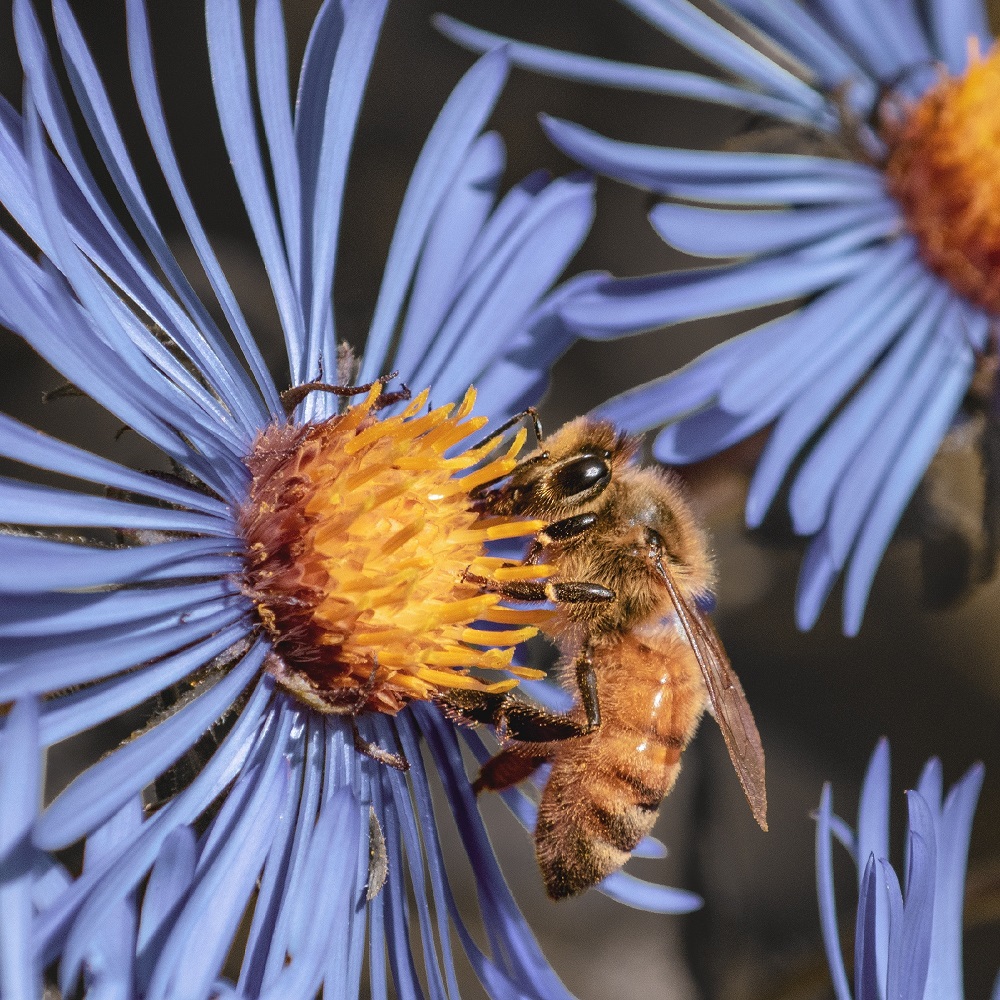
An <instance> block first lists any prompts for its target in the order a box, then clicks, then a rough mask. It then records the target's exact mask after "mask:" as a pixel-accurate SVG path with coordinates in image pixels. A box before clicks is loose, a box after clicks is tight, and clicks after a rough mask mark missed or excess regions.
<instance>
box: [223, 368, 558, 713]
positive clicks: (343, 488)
mask: <svg viewBox="0 0 1000 1000" xmlns="http://www.w3.org/2000/svg"><path fill="white" fill-rule="evenodd" d="M381 388H382V387H381V386H380V385H378V386H375V387H374V388H373V389H372V391H371V393H370V394H369V395H368V397H367V398H366V399H365V401H364V402H362V403H360V404H358V405H356V406H354V407H351V408H350V409H348V410H347V411H345V412H344V413H342V414H339V415H337V416H335V417H332V418H331V419H329V420H327V421H324V422H323V423H318V424H307V425H294V424H275V425H272V426H271V427H269V428H267V429H266V430H265V431H263V432H262V433H261V434H260V435H259V437H258V439H257V441H256V442H255V444H254V448H253V450H252V453H251V454H250V456H249V458H248V459H247V465H248V467H249V469H250V472H251V475H252V477H253V481H252V485H251V489H250V495H249V498H248V500H247V502H246V504H245V505H244V507H243V509H242V511H241V515H240V524H241V528H242V532H243V537H244V538H245V540H246V543H247V547H248V559H247V564H248V569H247V571H246V578H245V581H244V582H245V587H246V590H247V592H248V593H249V594H250V595H251V596H252V597H253V598H254V600H255V601H256V604H257V609H258V614H259V617H260V621H261V623H262V625H263V626H264V628H265V629H266V630H267V632H268V633H269V634H270V636H271V639H272V641H273V643H274V647H275V651H276V653H277V655H276V656H275V657H272V666H271V668H270V669H271V671H272V673H274V675H275V676H276V677H277V679H278V681H279V683H280V684H281V685H282V686H283V687H285V688H286V689H287V690H289V691H291V692H292V693H293V694H295V695H296V697H298V698H299V699H300V700H301V701H303V702H304V703H306V704H308V705H310V706H312V707H313V708H316V709H319V710H320V711H323V712H328V713H344V714H348V713H354V712H357V711H361V710H362V709H364V710H376V711H381V712H388V713H395V712H397V711H399V709H400V708H401V707H402V706H403V705H405V704H406V703H407V702H408V701H410V700H413V699H428V698H432V697H433V696H434V695H435V693H437V692H439V691H441V690H444V689H447V688H467V689H469V688H471V689H477V690H488V691H505V690H508V689H509V688H511V687H513V686H514V685H516V684H517V677H537V676H539V673H538V672H537V671H533V670H529V669H527V668H520V667H512V665H511V659H512V656H513V653H514V649H513V647H514V645H515V644H517V643H519V642H523V641H524V640H526V639H528V638H530V637H531V636H532V635H534V634H535V633H536V631H537V629H536V628H535V626H534V623H535V622H537V621H540V620H541V617H542V616H543V615H544V612H543V611H540V610H539V611H535V610H532V609H526V610H518V609H510V608H503V607H500V606H499V602H500V598H499V597H497V596H496V595H495V594H489V593H484V592H483V590H482V589H480V587H478V586H475V585H473V584H471V583H468V582H466V580H465V575H466V572H467V571H471V572H472V573H474V574H475V575H477V576H479V577H486V578H487V579H489V578H493V577H495V578H497V579H505V580H510V579H515V578H522V579H527V578H537V577H539V576H542V575H545V574H546V573H547V572H548V571H547V570H546V569H545V568H544V567H536V566H524V567H521V566H516V567H510V566H504V564H503V562H502V560H499V559H495V558H491V557H489V556H487V555H486V552H485V544H486V542H487V541H489V540H491V539H499V538H516V537H521V536H528V535H531V534H533V533H534V532H536V531H537V530H538V529H539V528H540V527H541V526H542V525H541V522H536V521H526V520H520V519H513V518H503V519H498V518H492V519H483V518H481V517H479V516H477V515H476V514H474V513H473V512H472V511H470V509H469V497H468V494H469V491H470V490H471V489H473V488H474V487H475V486H476V485H478V484H479V483H483V482H487V481H489V480H492V479H495V478H498V477H500V476H503V475H505V474H506V473H508V472H509V471H510V470H511V469H512V468H513V467H514V464H515V462H516V455H517V453H518V452H519V451H520V449H521V447H522V446H523V443H524V439H525V433H524V431H521V432H520V433H519V434H518V435H517V436H516V437H515V439H514V442H513V444H512V445H511V446H510V447H509V448H508V449H507V451H506V453H505V454H503V455H502V456H501V457H499V458H496V459H494V460H492V461H490V462H487V463H486V464H484V465H482V466H481V467H479V468H476V466H479V465H480V463H482V462H483V460H484V459H485V458H486V457H487V455H488V453H489V452H490V451H491V450H492V449H493V448H494V447H495V443H494V444H490V445H487V446H485V447H483V448H478V449H476V448H472V449H468V450H466V451H464V452H461V453H459V454H457V455H454V456H452V457H446V453H448V452H450V451H452V450H454V449H455V447H456V445H459V444H460V443H461V442H462V441H464V440H465V439H466V438H467V437H468V436H469V435H471V434H473V433H474V432H475V431H477V430H478V429H480V428H481V427H482V426H484V424H485V422H486V420H485V418H482V417H471V418H470V417H469V414H470V412H471V410H472V407H473V404H474V401H475V392H474V391H473V390H471V389H470V390H469V393H468V394H467V395H466V397H465V399H464V400H463V402H462V403H461V404H460V405H459V406H458V407H457V408H456V407H455V406H454V405H449V406H444V407H439V408H438V409H435V410H431V411H430V412H427V413H424V414H423V415H418V414H420V411H421V410H422V409H423V407H424V405H425V403H426V400H427V393H426V392H424V393H421V395H420V396H418V397H417V398H416V399H414V400H413V402H412V403H410V405H409V406H408V407H407V408H406V409H405V410H404V411H403V412H402V413H400V414H397V415H395V416H390V417H386V418H383V419H379V418H378V417H376V415H375V412H374V409H373V406H374V403H375V401H376V399H377V398H378V395H379V393H380V392H381ZM467 418H468V419H467ZM470 469H472V470H474V471H471V472H467V470H470ZM463 472H467V474H465V475H462V476H456V473H463ZM512 574H513V575H512ZM483 624H485V625H487V626H489V625H501V626H511V625H513V626H519V627H517V628H513V629H501V630H494V629H490V628H488V627H487V628H483V627H478V626H482V625H483ZM473 670H486V671H497V670H501V671H506V672H507V673H506V674H505V675H504V676H503V678H502V679H500V680H496V681H493V682H492V683H488V682H486V681H484V680H482V679H480V678H479V677H477V676H476V675H475V674H474V673H472V672H471V671H473ZM510 675H513V676H510Z"/></svg>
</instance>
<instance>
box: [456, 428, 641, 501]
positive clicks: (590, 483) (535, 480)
mask: <svg viewBox="0 0 1000 1000" xmlns="http://www.w3.org/2000/svg"><path fill="white" fill-rule="evenodd" d="M637 450H638V441H637V440H636V439H634V438H631V437H629V436H628V435H626V434H622V433H620V432H619V431H618V430H616V429H615V427H614V426H613V425H612V424H610V423H608V422H607V421H604V420H593V419H591V418H588V417H580V418H578V419H577V420H573V421H571V422H570V423H568V424H565V425H564V426H563V427H561V428H560V429H559V430H558V431H556V432H555V434H552V435H550V436H549V437H548V438H547V439H546V440H545V443H544V444H543V445H542V446H541V447H539V448H538V449H537V450H536V451H534V452H532V453H531V454H530V455H528V456H527V457H526V458H524V459H523V460H522V461H520V462H518V464H517V467H516V468H515V469H514V471H513V472H511V474H510V475H509V476H508V477H507V478H506V479H505V480H504V481H503V483H502V484H501V485H499V486H495V487H493V488H490V489H485V490H483V491H482V492H480V493H479V494H478V495H475V494H473V500H474V509H475V510H477V511H479V512H480V513H484V514H496V515H504V516H523V517H537V518H543V519H547V520H558V519H560V518H564V517H569V516H571V515H572V514H577V513H580V512H582V511H584V510H587V509H592V507H593V505H594V504H595V502H596V501H598V500H599V499H600V497H601V495H602V494H603V493H604V491H605V490H606V489H607V487H608V484H609V483H610V482H611V480H612V478H613V476H614V471H615V469H616V468H620V467H621V466H622V465H623V464H625V463H627V462H629V461H630V460H631V459H632V457H633V456H634V454H635V453H636V451H637Z"/></svg>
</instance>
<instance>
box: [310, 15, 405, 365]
mask: <svg viewBox="0 0 1000 1000" xmlns="http://www.w3.org/2000/svg"><path fill="white" fill-rule="evenodd" d="M386 3H387V0H370V2H368V3H363V4H351V5H349V6H345V13H344V28H343V35H342V37H341V38H340V40H339V44H338V47H337V58H336V60H335V61H334V63H333V71H332V73H331V74H330V81H329V87H328V88H327V90H326V92H325V93H324V94H323V99H324V102H325V107H324V110H323V122H322V132H321V133H320V136H321V138H320V140H319V149H318V152H317V156H316V160H315V176H314V177H312V176H311V175H310V173H309V169H310V166H311V164H308V163H306V164H303V171H304V173H305V177H306V178H308V179H307V180H306V184H308V185H310V187H311V188H312V190H311V191H309V192H307V193H306V199H307V203H308V205H309V209H310V211H309V214H308V215H307V216H306V218H307V219H309V220H310V221H311V225H310V226H309V227H308V229H311V232H309V231H308V230H307V232H306V234H305V237H306V240H307V241H308V242H309V245H310V248H311V253H310V255H309V258H308V264H309V267H310V272H311V275H312V282H311V285H310V288H309V292H310V293H311V296H310V298H309V299H307V300H306V303H305V305H306V321H307V331H308V334H307V336H308V340H307V345H306V357H305V361H304V363H305V368H304V369H303V370H302V371H301V372H299V373H298V377H299V379H300V380H303V381H304V380H307V379H309V378H312V377H314V375H315V374H316V373H317V372H318V370H319V364H320V359H321V358H323V357H332V356H335V354H336V340H335V339H334V337H333V324H332V320H331V294H330V293H331V290H332V288H333V267H334V260H335V256H336V250H337V234H338V232H339V228H340V212H341V206H342V204H343V197H344V180H345V178H346V176H347V161H348V155H349V153H350V148H351V140H352V138H353V136H354V128H355V125H356V123H357V117H358V111H359V109H360V107H361V98H362V96H363V94H364V89H365V84H366V82H367V80H368V72H369V70H370V69H371V63H372V57H373V55H374V51H375V43H376V42H377V40H378V33H379V28H380V27H381V24H382V18H383V16H384V15H385V8H386ZM310 182H311V183H310ZM390 266H391V263H390V262H387V263H386V272H387V273H388V270H389V267H390ZM376 308H377V307H376ZM373 323H374V321H373ZM370 337H371V334H370V333H369V338H370ZM366 353H367V351H366ZM293 374H295V372H294V369H293ZM362 381H369V379H368V377H367V376H366V375H364V374H363V373H362Z"/></svg>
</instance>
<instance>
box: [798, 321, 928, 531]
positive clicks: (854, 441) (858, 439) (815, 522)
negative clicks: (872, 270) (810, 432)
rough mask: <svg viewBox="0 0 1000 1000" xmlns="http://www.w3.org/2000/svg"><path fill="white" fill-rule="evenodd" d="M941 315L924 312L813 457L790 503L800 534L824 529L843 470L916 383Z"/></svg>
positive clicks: (832, 425) (824, 436) (831, 428)
mask: <svg viewBox="0 0 1000 1000" xmlns="http://www.w3.org/2000/svg"><path fill="white" fill-rule="evenodd" d="M939 309H940V303H939V304H938V309H927V310H925V313H924V315H925V317H926V318H925V319H923V318H922V319H918V320H917V322H916V323H915V324H914V325H913V326H911V327H910V329H909V330H907V331H906V333H905V335H904V336H902V337H901V338H900V339H899V340H898V341H897V343H896V344H895V345H894V346H893V348H892V350H891V351H890V353H889V354H888V355H887V356H886V357H885V358H883V359H882V361H881V363H880V364H879V366H878V369H877V371H875V372H874V373H873V374H872V376H871V377H870V378H869V379H868V381H867V382H866V383H865V384H864V385H863V386H862V388H861V389H860V391H859V392H858V393H857V394H856V395H855V396H854V398H853V399H851V400H850V401H849V402H848V404H847V405H846V406H845V407H844V409H843V411H842V412H841V413H840V414H839V415H838V416H837V417H836V419H835V420H834V421H833V423H832V424H831V425H830V426H829V427H828V428H827V430H826V432H825V433H824V435H823V437H822V438H821V439H820V441H819V442H818V443H817V444H816V446H815V447H814V448H813V450H812V451H811V452H810V454H809V457H808V459H807V460H806V462H805V464H804V465H803V467H802V469H801V471H800V472H799V475H798V476H797V477H796V480H795V483H794V485H793V487H792V493H791V497H790V502H789V507H790V510H791V512H792V517H793V521H794V524H795V527H796V530H797V531H800V532H802V533H809V532H812V531H816V530H818V528H819V526H820V525H821V524H822V523H824V521H825V519H826V517H827V515H828V511H829V504H830V502H831V499H832V497H833V495H834V492H835V490H836V488H837V486H838V484H839V483H840V482H841V480H842V478H843V475H844V470H845V469H846V468H847V467H848V465H849V463H851V461H852V459H853V458H854V456H855V455H857V454H858V453H859V450H860V449H861V448H862V447H863V445H864V443H865V441H866V440H867V438H868V436H869V434H870V432H871V430H872V428H874V427H877V426H878V425H879V422H880V420H881V419H882V417H883V414H884V413H885V412H886V410H887V408H888V407H889V406H890V405H891V403H892V400H893V399H894V398H896V397H897V396H898V394H899V393H900V391H901V387H902V386H903V384H904V382H905V380H906V379H908V378H910V377H912V372H913V368H914V365H915V363H916V359H917V358H918V357H919V355H920V354H921V353H922V352H923V351H924V350H925V349H926V347H927V344H928V343H929V341H930V338H931V336H932V333H931V329H932V327H933V326H934V325H935V322H934V321H935V320H936V318H937V316H938V315H940V313H939Z"/></svg>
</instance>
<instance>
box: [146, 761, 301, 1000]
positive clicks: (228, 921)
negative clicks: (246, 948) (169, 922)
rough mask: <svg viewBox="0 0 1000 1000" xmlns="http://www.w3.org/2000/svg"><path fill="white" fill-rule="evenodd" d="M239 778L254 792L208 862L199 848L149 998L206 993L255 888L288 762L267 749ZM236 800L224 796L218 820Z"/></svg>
mask: <svg viewBox="0 0 1000 1000" xmlns="http://www.w3.org/2000/svg"><path fill="white" fill-rule="evenodd" d="M241 777H242V780H243V781H244V782H246V783H248V784H252V785H254V786H255V787H254V789H253V793H252V794H251V795H250V796H249V798H248V801H247V802H246V803H245V807H244V809H243V810H242V811H241V812H242V814H241V815H240V817H239V820H238V822H235V823H233V824H232V831H231V833H230V835H229V836H228V837H227V838H226V840H225V841H224V843H223V844H222V846H221V848H220V849H219V850H218V852H217V853H216V854H215V856H214V857H212V858H211V860H210V861H206V860H205V859H206V857H208V851H207V850H206V849H205V848H203V853H202V856H201V859H200V860H201V861H204V864H203V865H199V869H200V871H199V872H198V874H197V881H196V884H195V886H194V887H193V888H192V890H191V894H190V896H189V898H188V901H187V904H186V905H185V907H184V909H183V911H182V912H181V914H180V915H179V917H178V919H177V922H176V923H175V925H174V928H173V931H172V933H171V935H170V937H169V939H168V940H167V942H166V945H165V947H164V949H163V951H162V952H161V955H160V960H159V962H158V963H157V966H156V968H155V969H154V970H153V974H152V976H151V977H150V984H149V991H148V993H147V996H148V997H150V998H156V1000H163V998H165V997H170V996H192V997H202V996H208V995H209V987H210V986H211V984H212V983H213V982H214V980H215V979H216V977H217V976H218V975H219V972H220V970H221V968H222V963H223V962H224V961H225V958H226V954H227V953H228V951H229V949H230V948H231V946H232V941H233V935H234V934H235V933H236V929H237V927H238V926H239V921H240V919H241V917H242V916H243V913H244V910H245V909H246V905H247V902H248V900H249V898H250V895H251V893H252V892H253V890H254V888H255V887H256V882H257V876H258V874H259V872H260V868H261V866H262V865H263V863H264V858H265V856H266V854H267V851H268V848H269V847H270V844H271V838H272V837H273V835H274V830H275V823H274V816H275V814H278V813H280V812H281V811H282V810H287V809H288V808H289V807H290V805H291V803H290V802H289V799H288V786H289V776H288V765H287V762H286V761H285V760H284V758H283V757H282V756H281V755H280V754H272V757H271V759H270V760H269V761H268V763H267V765H266V766H265V767H264V768H263V769H262V770H261V771H260V772H259V773H254V772H252V771H248V772H247V773H245V774H244V775H242V776H241ZM238 801H239V800H238V797H237V796H230V797H229V798H228V799H227V800H226V803H225V804H224V805H223V807H222V812H220V814H219V816H218V818H217V822H218V823H220V824H221V823H224V822H225V820H226V819H227V817H226V816H225V815H224V814H225V812H226V809H227V807H228V806H232V805H234V804H235V803H236V802H238Z"/></svg>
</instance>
